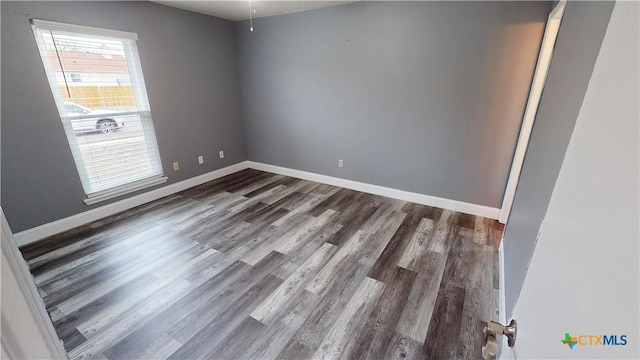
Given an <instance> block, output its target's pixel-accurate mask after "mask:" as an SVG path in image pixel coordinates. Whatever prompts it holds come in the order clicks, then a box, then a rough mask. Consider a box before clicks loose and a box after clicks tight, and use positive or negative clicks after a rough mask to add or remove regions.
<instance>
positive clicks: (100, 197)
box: [84, 176, 168, 205]
mask: <svg viewBox="0 0 640 360" xmlns="http://www.w3.org/2000/svg"><path fill="white" fill-rule="evenodd" d="M167 179H168V178H167V177H166V176H160V177H153V178H150V179H145V180H140V181H136V182H135V183H132V184H127V185H123V186H120V187H117V188H115V189H110V190H105V191H101V192H98V193H95V194H91V195H87V198H86V199H84V203H85V204H87V205H92V204H96V203H99V202H101V201H105V200H109V199H113V198H115V197H118V196H121V195H125V194H129V193H132V192H134V191H138V190H142V189H146V188H148V187H151V186H155V185H159V184H162V183H165V182H166V181H167Z"/></svg>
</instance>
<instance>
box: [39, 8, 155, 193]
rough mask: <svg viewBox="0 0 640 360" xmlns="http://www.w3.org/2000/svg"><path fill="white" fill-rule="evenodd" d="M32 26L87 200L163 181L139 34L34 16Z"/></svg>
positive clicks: (127, 191) (126, 191)
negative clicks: (137, 42) (142, 64)
mask: <svg viewBox="0 0 640 360" xmlns="http://www.w3.org/2000/svg"><path fill="white" fill-rule="evenodd" d="M32 26H33V31H34V34H35V38H36V43H37V44H38V49H39V50H40V57H41V59H42V63H43V65H44V68H45V72H46V74H47V78H48V80H49V85H50V87H51V91H52V93H53V97H54V99H55V102H56V105H57V107H58V112H59V114H60V119H61V120H62V124H63V126H64V129H65V132H66V135H67V140H68V141H69V146H70V148H71V152H72V154H73V158H74V160H75V163H76V168H77V169H78V174H79V175H80V180H81V181H82V186H83V188H84V191H85V194H87V198H86V199H85V200H84V201H85V203H87V204H93V203H96V202H99V201H102V200H106V199H109V198H112V197H115V196H118V195H122V194H126V193H129V192H132V191H135V190H139V189H142V188H145V187H149V186H153V185H157V184H160V183H162V182H165V181H166V180H167V178H166V177H164V175H163V172H162V164H161V161H160V154H159V152H158V145H157V141H156V136H155V131H154V129H153V121H152V118H151V109H150V107H149V100H148V99H147V91H146V89H145V86H144V79H143V77H142V67H141V65H140V60H139V58H138V51H137V48H136V40H137V35H136V34H134V33H128V32H122V31H114V30H106V29H98V28H92V27H85V26H78V25H71V24H63V23H56V22H51V21H44V20H35V19H34V20H32Z"/></svg>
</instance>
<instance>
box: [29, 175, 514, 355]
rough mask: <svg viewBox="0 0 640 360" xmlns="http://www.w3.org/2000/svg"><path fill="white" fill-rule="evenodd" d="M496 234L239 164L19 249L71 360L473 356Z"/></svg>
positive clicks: (492, 286) (478, 221) (490, 309)
mask: <svg viewBox="0 0 640 360" xmlns="http://www.w3.org/2000/svg"><path fill="white" fill-rule="evenodd" d="M501 233H502V226H501V225H500V224H498V223H497V222H496V221H494V220H490V219H486V218H481V217H476V216H472V215H467V214H461V213H456V212H452V211H448V210H442V209H437V208H432V207H428V206H423V205H418V204H414V203H408V202H404V201H399V200H394V199H389V198H384V197H381V196H376V195H370V194H365V193H360V192H357V191H352V190H347V189H342V188H338V187H334V186H329V185H323V184H319V183H314V182H310V181H305V180H299V179H294V178H289V177H285V176H281V175H274V174H270V173H265V172H260V171H256V170H244V171H241V172H238V173H235V174H232V175H229V176H227V177H224V178H221V179H218V180H215V181H212V182H209V183H206V184H203V185H200V186H197V187H195V188H192V189H189V190H186V191H183V192H181V193H178V194H175V195H172V196H168V197H166V198H163V199H160V200H157V201H154V202H152V203H149V204H146V205H143V206H140V207H137V208H134V209H132V210H129V211H126V212H123V213H120V214H117V215H115V216H112V217H109V218H106V219H103V220H100V221H97V222H94V223H91V224H88V225H86V226H82V227H80V228H77V229H73V230H71V231H68V232H65V233H63V234H59V235H56V236H53V237H50V238H47V239H45V240H42V241H40V242H38V243H36V244H32V245H28V246H25V247H23V248H22V249H21V251H22V253H23V255H24V257H25V259H26V260H27V262H28V264H29V267H30V269H31V272H32V274H33V275H34V278H35V282H36V285H37V287H38V289H39V291H40V294H41V296H42V298H43V299H44V302H45V304H46V307H47V310H48V312H49V314H50V316H51V319H52V320H53V323H54V325H55V328H56V331H57V333H58V335H59V336H60V338H61V339H62V340H63V341H64V346H65V348H66V350H67V352H68V353H69V356H70V358H72V359H81V358H82V359H84V358H101V359H164V358H171V359H195V358H208V359H258V358H261V359H262V358H264V359H275V358H280V359H318V358H352V359H401V358H402V359H424V358H429V359H478V358H481V355H480V353H481V350H480V349H481V347H482V343H483V335H482V328H483V326H484V324H485V323H486V322H487V321H488V320H497V310H498V252H497V248H498V242H499V241H500V237H501Z"/></svg>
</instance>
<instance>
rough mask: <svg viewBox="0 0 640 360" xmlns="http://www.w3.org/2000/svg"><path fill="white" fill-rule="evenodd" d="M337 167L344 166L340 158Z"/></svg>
mask: <svg viewBox="0 0 640 360" xmlns="http://www.w3.org/2000/svg"><path fill="white" fill-rule="evenodd" d="M338 167H344V161H342V159H340V160H338Z"/></svg>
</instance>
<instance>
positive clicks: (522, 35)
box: [236, 2, 551, 207]
mask: <svg viewBox="0 0 640 360" xmlns="http://www.w3.org/2000/svg"><path fill="white" fill-rule="evenodd" d="M550 9H551V3H550V2H517V3H514V2H360V3H354V4H348V5H342V6H336V7H332V8H327V9H320V10H314V11H307V12H300V13H295V14H289V15H281V16H275V17H269V18H261V19H256V20H254V28H255V31H254V32H250V31H249V24H248V22H239V23H237V25H236V29H237V35H238V56H239V61H240V73H241V76H240V77H241V84H242V101H243V112H244V120H245V124H246V137H247V151H248V157H249V159H250V160H253V161H259V162H264V163H268V164H273V165H279V166H284V167H289V168H294V169H299V170H305V171H311V172H314V173H320V174H326V175H330V176H336V177H340V178H346V179H352V180H357V181H363V182H367V183H372V184H377V185H382V186H388V187H391V188H396V189H402V190H407V191H412V192H417V193H422V194H428V195H432V196H438V197H443V198H448V199H454V200H459V201H465V202H469V203H474V204H480V205H486V206H491V207H499V206H500V205H501V201H502V195H503V192H504V188H505V185H506V179H507V175H508V171H509V168H510V165H511V159H512V154H513V149H514V147H515V143H516V140H517V135H518V131H519V127H520V123H521V119H522V114H523V111H524V105H525V102H526V99H527V95H528V91H529V87H530V84H531V78H532V74H533V70H534V66H535V62H536V60H537V55H538V50H539V46H540V42H541V39H542V33H543V30H544V23H545V22H546V19H547V16H548V14H549V11H550ZM338 159H344V163H345V167H344V168H343V169H339V168H338V166H337V163H338Z"/></svg>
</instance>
